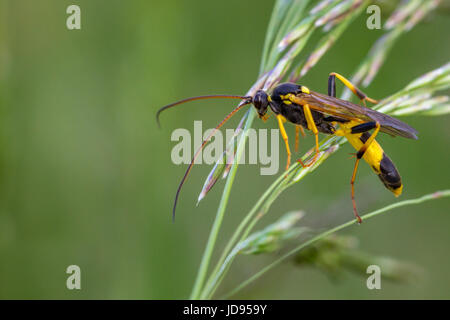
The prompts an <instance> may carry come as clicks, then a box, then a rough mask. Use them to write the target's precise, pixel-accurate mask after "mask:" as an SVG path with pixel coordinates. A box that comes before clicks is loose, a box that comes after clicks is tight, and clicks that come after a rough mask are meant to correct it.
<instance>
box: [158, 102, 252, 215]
mask: <svg viewBox="0 0 450 320" xmlns="http://www.w3.org/2000/svg"><path fill="white" fill-rule="evenodd" d="M213 97H218V96H213ZM222 97H223V96H222ZM227 97H230V96H227ZM231 97H236V96H231ZM196 98H198V97H196ZM239 98H242V99H245V101H243V102H241V103H240V104H239V105H238V106H237V107H236V108H235V109H234V110H233V111H231V112H230V113H229V114H228V115H227V116H226V117H225V118H224V119H223V120H222V121H221V122H220V123H219V124H218V125H217V126H216V127H215V128H214V130H213V131H211V133H210V134H209V135H208V137H207V138H206V139H205V140H203V142H202V145H201V146H200V148H198V150H197V151H196V152H195V154H194V156H193V157H192V160H191V163H189V167H188V168H187V170H186V172H185V173H184V176H183V179H181V182H180V184H179V185H178V189H177V193H176V194H175V201H174V203H173V210H172V221H175V211H176V209H177V203H178V197H179V195H180V192H181V188H182V187H183V184H184V182H185V181H186V179H187V177H188V175H189V172H190V171H191V169H192V166H193V165H194V162H195V159H197V157H198V155H199V154H200V151H201V150H202V149H203V148H204V146H205V145H206V144H207V143H208V141H209V140H210V139H211V138H212V137H213V136H214V135H215V134H216V132H217V130H219V129H220V127H222V126H223V125H224V124H225V122H227V121H228V120H229V119H230V118H231V117H232V116H234V114H235V113H236V112H238V111H239V110H240V109H241V108H242V107H243V106H246V105H248V104H250V103H251V97H239ZM191 99H192V98H191ZM205 99H206V98H205ZM170 106H173V104H172V105H169V106H166V107H169V108H170ZM166 107H164V108H166ZM166 109H167V108H166ZM161 111H162V110H161Z"/></svg>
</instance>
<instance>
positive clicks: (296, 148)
mask: <svg viewBox="0 0 450 320" xmlns="http://www.w3.org/2000/svg"><path fill="white" fill-rule="evenodd" d="M300 132H301V133H302V137H304V136H305V130H303V127H302V126H301V125H296V126H295V152H298V135H299V133H300Z"/></svg>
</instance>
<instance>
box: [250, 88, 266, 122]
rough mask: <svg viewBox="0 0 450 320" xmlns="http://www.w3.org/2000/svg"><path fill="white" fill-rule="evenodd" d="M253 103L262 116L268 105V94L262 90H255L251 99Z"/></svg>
mask: <svg viewBox="0 0 450 320" xmlns="http://www.w3.org/2000/svg"><path fill="white" fill-rule="evenodd" d="M252 103H253V105H254V106H255V108H256V110H257V111H258V113H259V115H260V116H263V115H265V114H266V112H267V106H268V105H269V100H268V95H267V93H266V92H265V91H264V90H258V91H256V94H255V96H254V97H253V100H252Z"/></svg>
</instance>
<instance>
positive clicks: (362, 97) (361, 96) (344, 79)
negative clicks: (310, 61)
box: [328, 72, 378, 105]
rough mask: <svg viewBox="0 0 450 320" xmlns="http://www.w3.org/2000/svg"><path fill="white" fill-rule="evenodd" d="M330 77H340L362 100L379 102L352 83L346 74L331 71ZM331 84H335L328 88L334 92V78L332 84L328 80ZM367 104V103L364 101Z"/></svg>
mask: <svg viewBox="0 0 450 320" xmlns="http://www.w3.org/2000/svg"><path fill="white" fill-rule="evenodd" d="M330 77H336V78H338V79H339V80H340V81H341V82H342V83H343V84H344V85H345V86H346V87H347V88H349V89H350V90H351V91H352V92H353V93H354V94H355V95H356V96H357V97H358V98H359V99H361V101H363V102H364V101H369V102H370V103H378V101H377V100H375V99H372V98H369V97H368V96H367V95H366V94H365V93H364V92H362V91H361V90H359V89H358V88H357V87H356V86H355V85H354V84H353V83H351V82H350V81H349V80H348V79H347V78H345V77H344V76H342V75H340V74H339V73H336V72H332V73H330ZM328 84H329V86H331V85H332V86H333V88H328V91H330V90H332V92H335V91H336V90H335V84H334V80H333V83H332V84H331V83H330V82H328ZM364 105H365V103H364Z"/></svg>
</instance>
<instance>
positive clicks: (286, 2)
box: [191, 0, 450, 299]
mask: <svg viewBox="0 0 450 320" xmlns="http://www.w3.org/2000/svg"><path fill="white" fill-rule="evenodd" d="M370 2H371V1H363V0H322V1H320V2H318V3H317V2H314V3H313V2H311V1H300V0H299V1H295V0H278V1H276V3H275V6H274V10H273V12H272V16H271V20H270V22H269V27H268V30H267V34H266V39H265V43H264V48H263V54H262V58H261V61H262V62H261V67H260V75H259V77H258V81H257V82H256V83H255V84H254V85H253V87H252V88H251V89H250V90H249V91H248V92H247V94H246V95H248V96H249V95H253V94H254V93H255V92H256V91H257V90H258V89H260V88H264V89H271V88H273V86H275V85H276V84H277V83H278V82H280V81H283V80H285V79H286V80H291V81H296V80H298V79H299V78H300V77H302V76H304V75H305V74H306V73H307V72H308V71H309V70H311V68H312V67H313V66H314V65H316V64H317V63H318V62H319V61H320V59H321V58H322V57H323V56H324V55H325V53H326V52H327V51H328V50H329V49H330V48H331V47H332V45H333V44H334V43H336V41H337V40H338V38H339V37H340V36H341V35H342V34H343V33H344V31H345V30H346V29H348V26H349V25H350V23H351V21H353V19H355V18H356V17H357V16H358V15H359V14H361V13H362V12H363V10H364V9H365V7H366V6H367V5H368V4H369V3H370ZM433 3H434V4H437V3H438V1H433ZM406 5H408V10H409V11H408V13H407V14H404V15H401V14H399V10H400V9H401V8H402V7H404V6H406ZM411 8H412V9H411ZM434 8H435V5H427V6H425V5H424V4H418V2H417V1H414V0H413V1H410V2H406V1H403V2H402V3H400V5H399V7H398V8H397V10H396V11H394V13H393V14H392V15H391V17H390V18H389V19H388V23H387V26H385V29H386V30H387V31H386V32H387V33H385V35H383V36H382V37H381V38H380V39H379V40H378V41H377V42H376V43H375V44H374V46H373V47H372V49H371V50H370V52H369V54H368V55H367V57H366V58H365V59H364V60H363V62H362V63H361V65H360V66H359V67H358V69H357V70H356V72H355V73H354V77H353V78H352V80H353V81H354V82H356V84H357V85H359V84H363V86H367V85H369V84H370V83H371V82H372V80H373V79H374V78H375V76H376V74H377V73H378V70H379V69H380V68H381V66H382V64H383V62H384V61H385V59H386V57H387V54H388V52H389V50H390V49H391V48H392V47H393V45H394V44H395V42H396V41H397V40H398V39H399V37H400V35H401V34H403V33H405V32H407V31H409V30H410V29H411V28H412V27H413V26H414V25H415V24H417V22H418V21H419V20H421V19H422V18H423V17H424V16H426V15H427V14H428V13H429V12H431V11H432V10H433V9H434ZM417 11H420V12H422V13H423V14H418V13H417ZM319 28H320V29H321V30H319V31H320V32H323V33H324V34H323V35H322V36H321V38H320V40H319V42H318V43H317V45H316V46H315V48H314V49H313V50H312V51H311V52H309V53H306V55H305V56H306V57H307V58H306V59H304V60H303V61H301V62H300V63H299V64H297V66H296V67H294V68H293V64H294V62H295V61H296V60H297V58H298V57H299V55H300V53H302V54H305V52H304V51H305V50H304V49H305V48H306V45H307V44H308V43H309V41H310V39H311V38H312V35H313V34H315V33H316V32H318V29H319ZM440 69H441V70H440V71H437V70H436V71H435V72H434V73H432V74H431V75H427V76H424V77H422V79H420V78H419V79H418V80H417V81H415V82H412V84H411V85H410V86H409V87H407V88H405V89H404V90H406V91H404V92H402V90H401V91H399V92H397V93H395V94H393V95H392V96H390V97H388V98H387V99H385V100H383V101H382V102H380V104H378V105H377V106H376V108H377V109H378V110H380V111H383V112H384V111H385V112H387V113H390V114H393V113H395V112H400V113H402V112H403V114H411V113H413V112H418V111H421V112H422V113H424V112H428V114H429V115H432V114H433V112H435V114H438V113H439V112H444V110H448V109H449V107H448V103H447V102H448V97H446V96H436V97H433V94H434V93H435V92H436V91H437V90H442V89H443V88H446V87H448V82H449V79H450V77H449V76H448V74H447V73H446V71H445V70H446V69H447V66H444V67H442V68H440ZM413 87H417V88H420V90H419V89H417V90H416V89H414V88H413ZM413 89H414V90H413ZM427 99H431V100H427ZM425 101H428V104H427V105H426V107H425V106H423V107H422V108H421V109H420V108H419V109H420V110H414V109H412V108H411V103H413V102H414V103H420V102H422V103H424V105H425ZM407 103H410V104H409V105H408V104H407ZM442 103H444V107H443V104H442ZM445 105H447V106H445ZM387 106H389V107H387ZM383 108H386V109H387V110H383ZM401 110H403V111H401ZM255 116H256V112H255V111H254V110H253V109H249V111H248V113H247V114H246V120H245V125H244V129H243V130H242V134H240V135H239V136H238V137H237V139H238V142H237V148H236V154H235V156H233V157H234V163H233V164H232V165H231V166H230V167H229V168H228V170H229V174H228V177H227V180H226V184H225V187H224V191H223V194H222V198H221V201H220V204H219V207H218V210H217V214H216V219H215V221H214V223H213V227H212V229H211V232H210V236H209V239H208V243H207V247H206V249H205V253H204V255H203V258H202V263H201V265H200V269H199V273H198V276H197V279H196V282H195V285H194V289H193V291H192V294H191V298H193V299H198V298H202V299H207V298H211V297H212V296H213V295H214V293H215V292H216V290H217V288H218V287H219V285H220V284H221V282H222V281H223V279H224V277H225V276H226V274H227V272H228V271H229V268H230V266H231V265H232V262H233V260H234V259H235V258H236V256H237V253H238V252H241V253H243V252H245V251H243V250H242V246H243V245H244V244H247V245H250V244H253V247H252V248H253V249H255V248H258V245H257V244H258V243H259V242H258V241H256V242H255V241H254V240H255V239H259V240H261V241H262V242H260V244H264V243H265V242H264V241H269V240H270V239H272V238H270V237H265V238H264V236H262V234H264V232H266V233H267V232H268V231H267V230H268V229H263V230H262V231H261V232H262V233H258V232H257V233H253V234H252V235H251V232H252V230H253V228H254V227H255V225H256V224H257V222H258V221H260V219H261V217H262V216H264V215H265V214H266V213H267V212H268V211H269V209H270V207H271V205H272V204H273V203H274V201H276V199H277V198H278V197H279V195H280V194H281V193H282V192H283V191H284V190H286V189H287V188H289V187H290V186H292V185H293V184H296V183H298V182H299V181H301V180H302V179H303V178H304V177H305V176H306V175H307V174H308V173H310V172H312V171H313V170H315V169H316V168H318V167H319V166H320V165H321V163H323V162H324V161H325V160H326V159H327V158H328V157H329V156H331V155H332V154H334V153H335V152H336V151H337V150H339V147H340V145H342V144H343V143H345V142H346V139H345V138H343V137H336V136H328V137H326V138H324V139H323V140H322V141H321V142H320V154H319V156H318V159H317V160H316V163H315V164H314V166H312V167H309V168H303V167H301V166H300V165H299V164H298V163H294V164H293V165H291V167H290V168H289V169H288V170H287V171H286V172H283V173H282V174H281V175H280V176H279V177H278V178H277V179H276V180H275V181H274V182H273V183H272V184H271V185H270V186H269V188H267V190H266V191H265V192H264V194H263V195H262V196H261V198H260V199H258V201H257V202H256V204H255V205H254V206H253V208H252V209H251V210H250V211H249V212H248V213H247V215H245V216H244V218H243V219H242V221H241V223H240V224H239V225H238V227H237V228H236V230H235V232H234V233H233V235H232V236H231V237H230V239H229V241H228V242H227V244H226V246H225V248H224V250H223V252H222V254H221V256H220V258H219V259H218V262H217V264H216V265H215V267H214V268H213V269H212V271H211V272H210V275H209V277H207V271H208V266H209V263H210V260H211V257H212V252H213V249H214V246H215V242H216V240H217V236H218V233H219V230H220V226H221V223H222V220H223V218H224V215H225V211H226V206H227V203H228V200H229V197H230V193H231V189H232V185H233V181H234V178H235V175H236V172H237V167H238V163H239V159H240V158H241V156H242V152H243V150H244V148H245V144H246V139H247V136H248V130H249V129H250V127H251V125H252V122H253V120H254V118H255ZM311 153H312V149H311V150H309V151H308V153H306V154H305V155H304V156H303V157H302V160H305V159H306V158H307V157H308V156H309V154H311ZM216 170H224V169H223V168H222V169H216ZM220 172H222V171H220ZM212 174H213V175H212V176H211V178H208V179H207V181H206V182H205V186H206V187H205V186H204V189H205V188H209V189H210V187H209V186H208V185H207V182H208V181H209V183H212V182H214V183H215V181H217V178H218V176H219V174H214V169H213V172H212ZM210 175H211V174H210ZM209 189H208V190H209ZM206 192H207V191H206ZM447 193H449V192H448V191H446V192H444V195H445V196H447ZM449 194H450V193H449ZM426 199H427V200H428V199H431V198H429V197H428V198H426ZM413 202H414V201H413ZM405 203H406V204H410V202H408V201H406V202H405ZM414 203H416V202H414ZM398 204H400V203H398ZM396 205H397V204H396ZM396 205H394V206H391V207H389V208H387V209H382V210H389V209H391V208H393V207H396ZM377 212H378V211H377ZM381 212H384V211H381ZM376 214H378V213H376ZM376 214H374V215H376ZM371 216H372V215H369V217H371ZM366 217H367V216H366ZM353 223H354V221H350V222H349V223H347V224H344V225H342V226H339V227H336V228H334V229H331V230H328V231H326V232H325V233H324V234H322V235H320V237H325V236H327V235H328V234H331V233H333V232H335V231H337V230H340V229H341V228H344V227H346V226H348V225H352V224H353ZM269 229H270V228H269ZM264 230H265V231H264ZM262 239H264V240H262ZM317 239H318V238H317V237H314V238H312V239H310V240H308V241H306V242H303V243H301V244H300V245H299V247H297V249H296V250H300V249H301V248H303V247H305V246H307V245H309V244H311V243H313V242H314V241H316V240H317ZM269 242H270V241H269ZM278 243H280V242H278ZM262 247H263V246H262ZM262 247H261V248H262ZM261 248H260V249H261ZM253 249H252V250H253ZM260 249H255V250H256V251H258V250H260ZM252 250H249V251H248V252H252ZM289 254H292V253H289ZM283 259H284V256H283ZM278 263H279V262H278V260H277V261H276V262H274V263H273V264H271V265H269V266H268V267H266V268H264V269H263V270H262V271H261V272H260V273H258V274H256V275H255V276H253V277H251V278H250V279H248V280H247V281H244V282H243V283H242V285H241V286H240V287H239V288H238V290H239V289H240V288H241V287H242V286H245V285H246V284H247V283H249V282H251V281H253V280H254V279H256V278H257V277H259V276H260V275H261V274H262V273H264V272H266V271H267V270H269V269H271V268H272V267H274V266H275V265H277V264H278ZM233 292H235V291H233ZM233 292H232V293H233Z"/></svg>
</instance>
